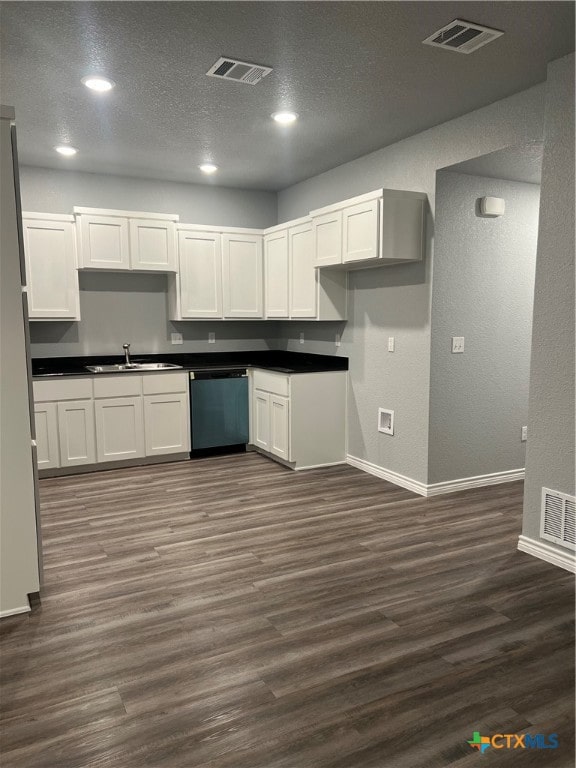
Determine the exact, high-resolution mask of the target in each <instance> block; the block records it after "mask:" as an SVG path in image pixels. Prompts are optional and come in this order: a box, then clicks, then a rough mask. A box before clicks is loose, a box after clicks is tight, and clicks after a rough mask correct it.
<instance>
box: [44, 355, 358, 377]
mask: <svg viewBox="0 0 576 768" xmlns="http://www.w3.org/2000/svg"><path fill="white" fill-rule="evenodd" d="M130 357H131V359H132V361H133V362H135V363H146V362H148V363H150V362H154V363H175V364H177V365H181V366H182V368H183V369H184V370H186V371H197V370H210V369H212V368H226V367H242V368H243V367H246V368H265V369H267V370H270V371H277V372H279V373H321V372H325V371H347V370H348V358H347V357H335V356H332V355H311V354H308V353H303V352H283V351H281V350H265V351H259V352H201V353H180V354H178V353H169V354H158V355H138V354H132V355H131V356H130ZM123 362H124V357H123V355H91V356H89V357H37V358H34V359H33V360H32V375H33V376H34V377H44V376H46V377H48V376H50V377H52V376H98V375H101V374H92V373H90V371H87V370H86V368H85V366H87V365H110V364H114V363H123ZM129 373H130V372H128V373H126V375H129ZM112 375H114V376H116V375H121V374H120V373H118V374H112Z"/></svg>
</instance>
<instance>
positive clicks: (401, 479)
mask: <svg viewBox="0 0 576 768" xmlns="http://www.w3.org/2000/svg"><path fill="white" fill-rule="evenodd" d="M347 463H348V464H350V465H351V466H353V467H356V468H357V469H361V470H362V471H363V472H368V473H369V474H370V475H375V476H376V477H380V478H382V480H388V482H389V483H394V485H399V486H400V487H401V488H406V489H407V490H409V491H413V492H414V493H417V494H419V495H420V496H438V495H440V494H441V493H455V492H456V491H467V490H469V489H470V488H483V487H484V486H488V485H498V484H499V483H511V482H514V481H515V480H523V479H524V469H523V468H522V469H509V470H507V471H505V472H494V473H492V474H489V475H476V476H475V477H462V478H460V479H458V480H447V481H446V482H443V483H430V484H426V483H421V482H420V481H418V480H413V479H412V478H411V477H406V476H405V475H400V474H398V472H392V471H391V470H390V469H384V468H383V467H379V466H378V465H377V464H372V463H371V462H370V461H365V460H364V459H359V458H357V457H356V456H348V457H347Z"/></svg>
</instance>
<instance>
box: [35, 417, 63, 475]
mask: <svg viewBox="0 0 576 768" xmlns="http://www.w3.org/2000/svg"><path fill="white" fill-rule="evenodd" d="M34 422H35V425H36V446H37V453H36V455H37V460H38V469H53V468H55V467H59V466H60V456H59V453H58V412H57V407H56V403H36V404H35V405H34Z"/></svg>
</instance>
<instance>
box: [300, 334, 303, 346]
mask: <svg viewBox="0 0 576 768" xmlns="http://www.w3.org/2000/svg"><path fill="white" fill-rule="evenodd" d="M300 344H304V334H303V333H301V334H300Z"/></svg>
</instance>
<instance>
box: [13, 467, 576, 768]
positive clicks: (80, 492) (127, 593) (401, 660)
mask: <svg viewBox="0 0 576 768" xmlns="http://www.w3.org/2000/svg"><path fill="white" fill-rule="evenodd" d="M41 496H42V519H43V535H44V544H45V567H46V571H45V588H44V591H43V597H42V601H41V605H40V606H38V607H36V609H35V610H34V611H33V613H32V614H31V615H29V616H17V617H12V618H9V619H6V620H4V621H2V622H0V661H1V675H2V678H1V683H2V694H1V704H2V709H1V723H0V725H1V734H2V737H1V755H0V758H1V759H0V764H1V765H2V768H37V767H40V766H42V768H88V767H89V768H99V767H102V768H103V767H104V766H106V767H108V766H118V767H119V768H120V767H121V768H150V767H151V768H420V767H422V768H424V767H426V768H435V767H441V766H454V767H455V768H469V767H470V768H474V767H475V766H479V765H480V764H482V765H487V766H490V765H492V766H494V765H498V766H505V768H507V767H508V766H516V765H518V766H528V767H532V768H534V767H535V766H538V768H540V767H543V766H552V767H554V768H559V767H564V766H566V767H568V766H570V768H572V766H573V765H574V705H573V694H574V631H573V619H574V578H573V576H572V575H571V574H569V573H567V572H566V571H562V570H560V569H558V568H556V567H554V566H552V565H548V564H546V563H543V562H541V561H539V560H536V559H534V558H532V557H530V556H529V555H526V554H523V553H520V552H518V551H517V550H516V543H517V537H518V534H519V532H520V519H521V510H522V484H521V483H513V484H506V485H498V486H493V487H492V488H487V489H476V490H472V491H466V492H462V493H454V494H449V495H447V496H438V497H434V498H430V499H423V498H420V497H418V496H415V495H414V494H412V493H410V492H408V491H405V490H403V489H401V488H397V487H396V486H393V485H391V484H389V483H387V482H385V481H383V480H379V479H377V478H374V477H371V476H370V475H366V474H364V473H362V472H360V471H358V470H356V469H353V468H351V467H332V468H328V469H324V470H313V471H309V472H302V473H296V472H292V471H290V470H288V469H285V468H284V467H282V466H280V465H278V464H275V463H273V462H271V461H269V460H268V459H266V458H264V457H262V456H259V455H258V454H254V453H249V454H245V455H235V456H229V457H220V458H212V459H203V460H201V461H195V462H181V463H174V464H165V465H160V466H156V467H141V468H137V469H123V470H115V471H111V472H101V473H97V474H91V475H77V476H74V477H66V478H57V479H49V480H43V481H42V482H41ZM473 731H480V732H481V733H482V734H483V735H490V734H493V733H516V732H518V733H520V732H522V733H524V732H528V733H532V734H533V733H546V734H548V733H557V734H558V736H559V740H560V747H559V748H558V749H556V750H537V749H526V750H504V749H502V750H495V749H489V750H488V751H487V752H486V754H484V755H480V754H479V753H478V752H477V751H476V750H473V749H472V748H471V747H470V746H469V745H468V744H467V740H468V739H471V738H472V733H473Z"/></svg>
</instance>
